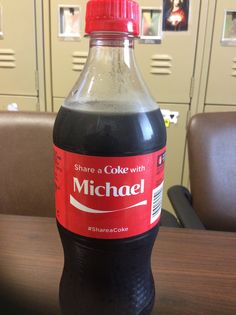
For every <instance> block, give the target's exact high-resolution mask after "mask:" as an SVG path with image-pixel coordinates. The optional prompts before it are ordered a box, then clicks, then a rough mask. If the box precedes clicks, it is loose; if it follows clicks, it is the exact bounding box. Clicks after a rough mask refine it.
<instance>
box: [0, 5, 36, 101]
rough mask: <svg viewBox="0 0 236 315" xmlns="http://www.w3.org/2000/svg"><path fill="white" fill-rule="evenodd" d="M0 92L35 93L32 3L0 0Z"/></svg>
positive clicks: (34, 44) (33, 11)
mask: <svg viewBox="0 0 236 315" xmlns="http://www.w3.org/2000/svg"><path fill="white" fill-rule="evenodd" d="M0 8H1V31H2V35H1V36H0V94H10V95H12V94H14V95H29V96H37V89H36V77H35V76H36V68H37V66H36V42H35V40H36V39H35V7H34V1H31V0H20V1H15V0H1V2H0Z"/></svg>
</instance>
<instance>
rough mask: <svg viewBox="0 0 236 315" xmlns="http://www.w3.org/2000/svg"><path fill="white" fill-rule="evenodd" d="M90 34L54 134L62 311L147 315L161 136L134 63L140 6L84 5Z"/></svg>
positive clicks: (116, 1)
mask: <svg viewBox="0 0 236 315" xmlns="http://www.w3.org/2000/svg"><path fill="white" fill-rule="evenodd" d="M86 33H87V34H88V35H89V36H90V49H89V55H88V59H87V63H86V65H85V67H84V70H83V72H82V73H81V75H80V77H79V80H78V82H77V83H76V84H75V86H74V87H73V89H72V91H71V92H70V94H69V96H68V97H67V98H66V100H65V102H64V104H63V105H62V107H61V109H60V111H59V113H58V115H57V118H56V122H55V126H54V133H53V139H54V149H55V183H56V218H57V225H58V229H59V233H60V237H61V241H62V245H63V249H64V257H65V258H64V269H63V274H62V278H61V282H60V306H61V310H62V313H63V314H64V315H72V314H73V315H77V314H78V315H147V314H150V312H151V310H152V307H153V303H154V296H155V287H154V281H153V276H152V272H151V263H150V259H151V251H152V247H153V244H154V241H155V238H156V235H157V232H158V223H159V219H160V214H161V199H162V187H163V177H164V158H165V144H166V130H165V125H164V121H163V117H162V115H161V112H160V109H159V107H158V105H157V104H156V102H155V101H154V100H153V99H152V97H151V96H150V94H149V92H148V90H147V88H146V86H145V84H144V82H143V80H142V78H141V76H140V73H139V71H138V69H137V66H136V63H135V59H134V39H135V37H136V36H137V35H138V33H139V7H138V4H137V3H136V2H135V1H133V0H90V1H88V3H87V13H86ZM62 79H63V76H62Z"/></svg>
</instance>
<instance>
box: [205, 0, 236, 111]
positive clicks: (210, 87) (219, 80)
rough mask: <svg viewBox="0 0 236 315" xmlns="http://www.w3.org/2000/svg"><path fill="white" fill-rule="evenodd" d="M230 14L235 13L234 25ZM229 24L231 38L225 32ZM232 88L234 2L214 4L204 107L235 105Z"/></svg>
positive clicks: (235, 36)
mask: <svg viewBox="0 0 236 315" xmlns="http://www.w3.org/2000/svg"><path fill="white" fill-rule="evenodd" d="M233 12H235V14H234V15H235V18H234V20H235V22H233ZM229 18H230V19H229ZM233 23H235V34H231V33H230V29H229V27H233ZM228 24H231V26H230V25H228ZM235 87H236V3H235V0H224V1H217V3H216V11H215V21H214V27H213V40H212V47H211V59H210V67H209V76H208V84H207V91H206V100H205V103H206V104H222V105H235V104H236V88H235Z"/></svg>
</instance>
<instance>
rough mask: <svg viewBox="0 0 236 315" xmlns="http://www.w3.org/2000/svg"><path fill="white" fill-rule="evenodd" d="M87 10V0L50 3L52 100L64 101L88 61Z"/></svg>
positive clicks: (55, 0)
mask: <svg viewBox="0 0 236 315" xmlns="http://www.w3.org/2000/svg"><path fill="white" fill-rule="evenodd" d="M85 9H86V1H84V0H83V1H80V0H71V1H68V0H67V1H58V0H52V1H51V6H50V16H51V52H52V54H51V56H52V60H51V62H52V90H53V92H52V93H53V98H58V97H62V98H64V97H65V96H66V95H67V94H68V93H69V91H70V90H71V88H72V86H73V85H74V83H75V81H76V80H77V78H78V77H79V74H80V72H81V70H82V69H83V66H84V64H85V62H86V58H87V55H88V39H87V38H84V18H85ZM68 25H69V26H68ZM69 28H71V29H69ZM54 103H55V102H54ZM54 106H55V107H57V106H56V105H55V104H54ZM54 110H55V108H54Z"/></svg>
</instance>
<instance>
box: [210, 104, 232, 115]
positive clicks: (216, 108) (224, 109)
mask: <svg viewBox="0 0 236 315" xmlns="http://www.w3.org/2000/svg"><path fill="white" fill-rule="evenodd" d="M235 111H236V106H224V105H223V106H222V105H213V104H209V105H207V106H205V108H204V112H206V113H212V112H235Z"/></svg>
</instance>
